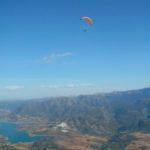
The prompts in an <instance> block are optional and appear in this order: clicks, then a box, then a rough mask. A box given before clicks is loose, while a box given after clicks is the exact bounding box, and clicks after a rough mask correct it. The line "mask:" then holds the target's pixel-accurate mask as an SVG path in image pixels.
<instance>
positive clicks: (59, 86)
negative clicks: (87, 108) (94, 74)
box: [40, 83, 94, 89]
mask: <svg viewBox="0 0 150 150" xmlns="http://www.w3.org/2000/svg"><path fill="white" fill-rule="evenodd" d="M93 86H94V85H93V84H90V83H85V84H84V83H83V84H74V83H71V84H67V85H41V86H40V87H41V88H51V89H57V88H79V87H80V88H84V87H93Z"/></svg>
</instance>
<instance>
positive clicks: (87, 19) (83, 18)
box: [81, 17, 94, 26]
mask: <svg viewBox="0 0 150 150" xmlns="http://www.w3.org/2000/svg"><path fill="white" fill-rule="evenodd" d="M81 19H82V20H84V21H85V22H86V23H87V24H88V25H90V26H92V25H93V23H94V21H93V19H91V18H90V17H82V18H81Z"/></svg>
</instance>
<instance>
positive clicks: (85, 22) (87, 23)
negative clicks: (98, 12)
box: [80, 17, 94, 32]
mask: <svg viewBox="0 0 150 150" xmlns="http://www.w3.org/2000/svg"><path fill="white" fill-rule="evenodd" d="M80 20H82V21H83V22H82V25H81V29H83V31H85V32H87V31H88V29H89V28H90V27H91V26H92V25H93V23H94V21H93V19H92V18H90V17H81V19H80Z"/></svg>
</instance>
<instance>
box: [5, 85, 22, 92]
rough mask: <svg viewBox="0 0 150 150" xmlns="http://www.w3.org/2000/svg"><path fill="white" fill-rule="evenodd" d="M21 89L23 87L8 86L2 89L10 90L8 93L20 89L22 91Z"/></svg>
mask: <svg viewBox="0 0 150 150" xmlns="http://www.w3.org/2000/svg"><path fill="white" fill-rule="evenodd" d="M23 88H24V87H23V86H20V85H8V86H5V87H4V89H6V90H10V91H16V90H20V89H23Z"/></svg>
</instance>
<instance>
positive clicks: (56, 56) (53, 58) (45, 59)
mask: <svg viewBox="0 0 150 150" xmlns="http://www.w3.org/2000/svg"><path fill="white" fill-rule="evenodd" d="M72 55H73V54H72V53H71V52H65V53H52V54H50V55H48V56H45V57H43V58H42V62H43V63H45V64H50V63H52V62H54V61H57V60H60V59H63V58H66V57H70V56H72Z"/></svg>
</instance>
